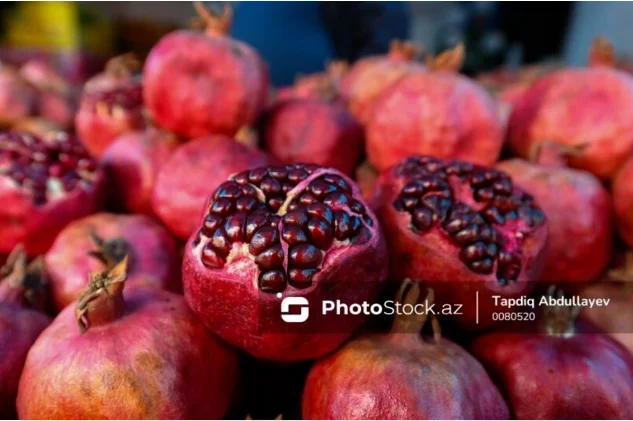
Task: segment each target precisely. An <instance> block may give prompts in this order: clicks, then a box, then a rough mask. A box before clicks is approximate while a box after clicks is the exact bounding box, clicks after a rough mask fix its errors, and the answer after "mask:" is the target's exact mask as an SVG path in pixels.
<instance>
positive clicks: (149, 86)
mask: <svg viewBox="0 0 633 421" xmlns="http://www.w3.org/2000/svg"><path fill="white" fill-rule="evenodd" d="M227 10H228V9H225V12H224V13H225V15H223V16H221V17H216V18H213V17H207V19H211V21H210V22H209V23H208V26H207V30H206V32H194V31H185V30H181V31H174V32H171V33H169V34H167V35H165V36H164V37H163V38H162V39H161V40H160V41H159V42H158V43H157V44H156V45H155V46H154V47H153V48H152V50H151V51H150V53H149V55H148V57H147V60H146V61H145V67H144V70H143V78H144V84H145V86H144V87H145V91H144V98H145V104H146V106H147V108H148V109H149V111H150V112H151V114H152V117H153V118H154V120H156V122H158V124H159V125H160V126H161V127H163V128H165V129H167V130H170V131H172V132H174V133H176V134H177V135H178V136H180V137H182V138H184V139H193V138H198V137H202V136H207V135H210V134H225V135H228V136H233V135H235V133H237V131H238V130H239V129H240V128H241V127H242V126H245V125H248V124H251V123H253V122H254V121H255V120H256V119H257V118H258V117H259V115H260V113H261V112H262V110H263V108H264V106H265V105H266V103H267V100H268V73H267V69H266V65H265V64H264V63H263V61H262V59H261V57H260V56H259V54H258V53H257V52H256V51H255V50H254V49H253V48H252V47H250V46H249V45H247V44H245V43H243V42H240V41H237V40H235V39H232V38H230V37H229V36H228V26H230V12H227ZM227 13H229V14H227ZM227 19H228V22H223V21H224V20H227ZM166 80H168V81H169V83H168V84H167V83H165V81H166Z"/></svg>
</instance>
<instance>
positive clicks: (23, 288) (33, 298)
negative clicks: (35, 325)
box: [0, 245, 49, 312]
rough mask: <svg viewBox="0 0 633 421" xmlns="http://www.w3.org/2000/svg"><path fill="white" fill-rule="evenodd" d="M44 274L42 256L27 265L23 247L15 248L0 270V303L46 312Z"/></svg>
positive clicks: (46, 284)
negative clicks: (9, 303) (10, 303)
mask: <svg viewBox="0 0 633 421" xmlns="http://www.w3.org/2000/svg"><path fill="white" fill-rule="evenodd" d="M45 273H46V271H45V270H44V261H43V259H42V256H40V257H37V258H36V259H34V260H33V261H31V262H30V263H28V260H27V256H26V252H25V251H24V247H23V246H22V245H18V246H16V247H15V248H14V249H13V251H12V252H11V254H9V257H8V258H7V262H6V263H5V265H4V266H3V267H2V268H0V301H3V302H12V303H15V304H19V305H25V306H27V307H29V308H32V309H34V310H38V311H42V312H46V311H47V310H48V309H49V306H48V304H49V302H48V300H47V297H48V292H47V291H46V288H47V286H48V281H47V279H46V275H45Z"/></svg>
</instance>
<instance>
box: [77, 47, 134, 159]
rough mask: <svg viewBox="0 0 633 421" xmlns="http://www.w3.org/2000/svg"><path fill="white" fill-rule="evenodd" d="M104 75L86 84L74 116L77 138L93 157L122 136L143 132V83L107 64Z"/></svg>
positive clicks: (99, 155) (128, 72)
mask: <svg viewBox="0 0 633 421" xmlns="http://www.w3.org/2000/svg"><path fill="white" fill-rule="evenodd" d="M116 60H120V58H119V57H115V58H113V59H112V60H110V62H108V63H109V66H108V67H107V68H106V70H105V71H104V72H103V73H100V74H98V75H96V76H94V77H93V78H92V79H90V80H88V82H86V84H85V86H84V89H83V92H82V94H81V98H80V101H79V110H78V112H77V114H76V116H75V128H76V130H77V135H78V136H79V139H80V140H81V141H82V143H83V144H84V146H85V147H86V149H88V151H89V152H90V153H91V154H92V155H93V156H94V157H96V158H101V156H102V155H103V153H104V152H105V150H106V149H107V148H108V146H110V144H111V143H112V142H114V140H115V139H116V138H117V137H119V136H120V135H121V134H123V133H126V132H130V131H134V130H140V129H143V128H144V127H145V125H146V123H145V117H144V115H143V81H142V79H141V77H140V76H139V75H136V74H134V73H133V71H132V70H131V69H129V70H124V69H119V68H118V67H117V66H115V70H112V65H110V63H113V62H115V63H116Z"/></svg>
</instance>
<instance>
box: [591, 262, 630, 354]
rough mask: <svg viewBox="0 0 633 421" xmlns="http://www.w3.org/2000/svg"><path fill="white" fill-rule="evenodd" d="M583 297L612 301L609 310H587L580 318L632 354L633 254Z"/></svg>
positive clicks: (593, 285)
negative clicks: (600, 330)
mask: <svg viewBox="0 0 633 421" xmlns="http://www.w3.org/2000/svg"><path fill="white" fill-rule="evenodd" d="M582 295H583V296H584V297H588V298H594V299H598V298H602V299H610V300H611V302H610V303H609V305H608V306H603V307H598V306H596V307H593V308H588V307H584V308H583V309H582V313H581V315H582V316H584V317H585V318H586V319H588V320H589V321H590V322H592V323H593V324H595V325H596V326H598V327H599V328H600V329H602V330H603V331H604V332H606V333H608V334H609V335H611V336H612V337H613V338H614V339H616V340H617V341H619V342H620V343H621V344H622V345H624V346H625V347H626V348H627V349H628V350H629V352H630V353H631V354H633V253H632V252H628V253H627V254H626V258H625V263H624V265H622V267H618V268H616V269H613V270H610V271H609V272H608V274H607V275H606V276H605V277H604V278H603V279H602V280H601V281H600V282H596V283H594V284H591V285H589V286H587V287H586V288H585V289H584V290H583V291H582Z"/></svg>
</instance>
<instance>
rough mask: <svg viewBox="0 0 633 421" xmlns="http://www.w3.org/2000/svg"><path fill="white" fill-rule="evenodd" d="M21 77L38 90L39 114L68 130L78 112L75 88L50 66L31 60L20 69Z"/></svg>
mask: <svg viewBox="0 0 633 421" xmlns="http://www.w3.org/2000/svg"><path fill="white" fill-rule="evenodd" d="M20 75H21V76H22V77H23V78H24V79H25V80H27V81H28V82H29V83H31V85H33V86H35V87H36V88H37V91H38V93H37V97H38V99H37V113H38V114H39V115H40V116H42V117H44V118H46V119H47V120H50V121H52V122H53V123H55V124H57V125H59V126H61V127H62V128H65V129H68V128H70V127H72V125H73V123H74V119H75V112H76V110H77V104H76V97H75V92H74V89H73V86H72V85H71V84H70V83H69V82H68V81H67V80H66V79H64V77H63V76H62V75H60V74H59V73H58V72H57V71H56V70H55V69H54V68H53V67H51V66H50V65H49V64H47V63H45V62H43V61H39V60H31V61H28V62H26V63H25V64H24V65H23V66H22V67H21V68H20Z"/></svg>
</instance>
